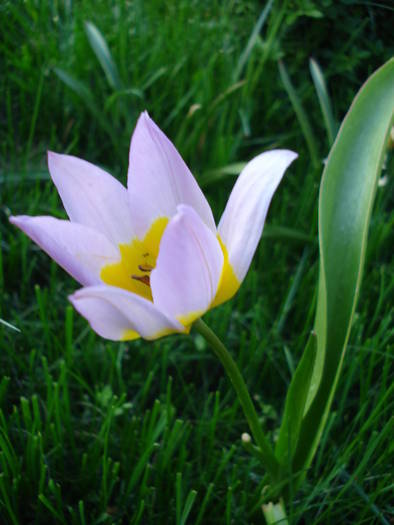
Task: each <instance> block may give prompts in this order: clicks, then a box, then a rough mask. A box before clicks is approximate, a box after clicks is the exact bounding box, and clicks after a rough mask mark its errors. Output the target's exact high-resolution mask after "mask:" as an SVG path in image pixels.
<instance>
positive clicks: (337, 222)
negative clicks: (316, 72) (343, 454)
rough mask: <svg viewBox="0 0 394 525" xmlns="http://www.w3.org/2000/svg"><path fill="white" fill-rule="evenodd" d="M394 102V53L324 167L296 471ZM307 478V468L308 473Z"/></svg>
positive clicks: (340, 340)
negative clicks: (311, 351) (312, 346)
mask: <svg viewBox="0 0 394 525" xmlns="http://www.w3.org/2000/svg"><path fill="white" fill-rule="evenodd" d="M393 107H394V59H391V60H390V61H389V62H387V63H386V64H385V65H384V66H382V67H381V68H380V69H379V70H378V71H376V72H375V73H374V74H373V75H372V76H371V77H370V78H369V79H368V81H367V82H366V83H365V84H364V86H363V87H362V88H361V90H360V91H359V93H358V95H357V96H356V98H355V100H354V101H353V104H352V105H351V107H350V110H349V112H348V114H347V115H346V117H345V119H344V121H343V123H342V126H341V128H340V130H339V133H338V136H337V138H336V141H335V143H334V145H333V147H332V149H331V152H330V155H329V157H328V161H327V165H326V167H325V169H324V172H323V177H322V182H321V186H320V197H319V244H320V276H319V285H318V297H317V308H316V317H315V327H314V331H315V332H316V335H317V354H316V362H315V367H314V371H313V376H312V380H311V388H310V391H309V395H308V399H307V404H306V410H305V415H304V419H303V422H302V426H301V433H300V438H299V441H298V446H297V449H296V453H295V457H294V463H293V472H296V471H302V472H303V473H304V472H305V470H306V469H307V468H308V466H309V465H310V463H311V461H312V459H313V456H314V453H315V451H316V448H317V446H318V443H319V440H320V437H321V434H322V431H323V428H324V425H325V422H326V420H327V417H328V414H329V410H330V406H331V402H332V399H333V396H334V391H335V387H336V384H337V382H338V377H339V374H340V370H341V366H342V362H343V358H344V353H345V349H346V344H347V341H348V337H349V332H350V327H351V324H352V319H353V315H354V311H355V306H356V302H357V298H358V295H359V290H360V284H361V275H362V270H363V265H364V260H365V250H366V243H367V234H368V226H369V222H370V217H371V211H372V205H373V201H374V197H375V191H376V186H377V181H378V178H379V174H380V171H381V167H382V163H383V158H384V153H385V148H386V144H387V139H388V134H389V131H390V128H391V125H392V119H393ZM300 479H302V474H301V476H300Z"/></svg>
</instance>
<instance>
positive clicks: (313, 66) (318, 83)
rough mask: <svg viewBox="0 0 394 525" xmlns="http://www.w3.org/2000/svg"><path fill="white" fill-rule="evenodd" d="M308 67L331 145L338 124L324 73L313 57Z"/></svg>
mask: <svg viewBox="0 0 394 525" xmlns="http://www.w3.org/2000/svg"><path fill="white" fill-rule="evenodd" d="M309 69H310V72H311V75H312V80H313V83H314V85H315V89H316V93H317V96H318V99H319V103H320V109H321V112H322V115H323V120H324V125H325V127H326V131H327V138H328V144H329V145H330V147H331V146H332V144H333V142H334V140H335V135H336V134H337V131H338V126H337V123H336V121H335V118H334V115H333V112H332V107H331V101H330V96H329V94H328V91H327V86H326V81H325V79H324V75H323V72H322V70H321V68H320V66H319V64H318V63H317V62H316V61H315V60H313V58H311V59H309Z"/></svg>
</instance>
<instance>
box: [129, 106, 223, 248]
mask: <svg viewBox="0 0 394 525" xmlns="http://www.w3.org/2000/svg"><path fill="white" fill-rule="evenodd" d="M128 189H129V193H130V200H131V210H132V215H133V219H134V222H135V224H136V227H137V228H138V236H139V237H140V238H142V237H143V236H144V234H145V232H146V231H147V230H148V228H149V226H150V224H151V223H152V221H153V220H154V219H156V218H157V217H172V216H173V215H175V213H176V208H177V206H178V205H179V204H188V205H189V206H191V207H192V208H194V210H195V211H196V212H197V213H198V214H199V215H200V217H201V219H202V220H203V222H205V224H206V225H207V226H208V227H209V228H210V229H211V230H212V231H215V230H216V228H215V221H214V219H213V215H212V211H211V208H210V206H209V204H208V202H207V200H206V199H205V197H204V194H203V193H202V191H201V190H200V188H199V186H198V184H197V182H196V180H195V178H194V177H193V175H192V174H191V172H190V170H189V169H188V167H187V166H186V164H185V163H184V161H183V160H182V157H181V156H180V155H179V153H178V152H177V150H176V149H175V147H174V145H173V144H172V143H171V142H170V140H169V139H168V138H167V137H166V136H165V135H164V133H163V132H162V131H161V130H160V129H159V128H158V126H157V125H156V124H155V123H154V122H153V120H152V119H151V118H150V117H149V115H148V113H147V112H144V113H142V114H141V116H140V118H139V119H138V122H137V126H136V128H135V131H134V134H133V136H132V139H131V146H130V158H129V173H128Z"/></svg>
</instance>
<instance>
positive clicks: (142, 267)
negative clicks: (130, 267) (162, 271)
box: [138, 264, 153, 272]
mask: <svg viewBox="0 0 394 525" xmlns="http://www.w3.org/2000/svg"><path fill="white" fill-rule="evenodd" d="M138 268H139V269H140V270H141V272H151V271H152V270H153V266H151V265H150V264H139V265H138Z"/></svg>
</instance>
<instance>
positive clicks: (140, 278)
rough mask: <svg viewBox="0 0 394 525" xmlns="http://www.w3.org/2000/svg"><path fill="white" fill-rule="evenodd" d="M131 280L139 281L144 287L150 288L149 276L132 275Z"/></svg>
mask: <svg viewBox="0 0 394 525" xmlns="http://www.w3.org/2000/svg"><path fill="white" fill-rule="evenodd" d="M131 278H132V279H135V280H136V281H140V283H142V284H145V285H146V286H150V278H149V275H132V276H131Z"/></svg>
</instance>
